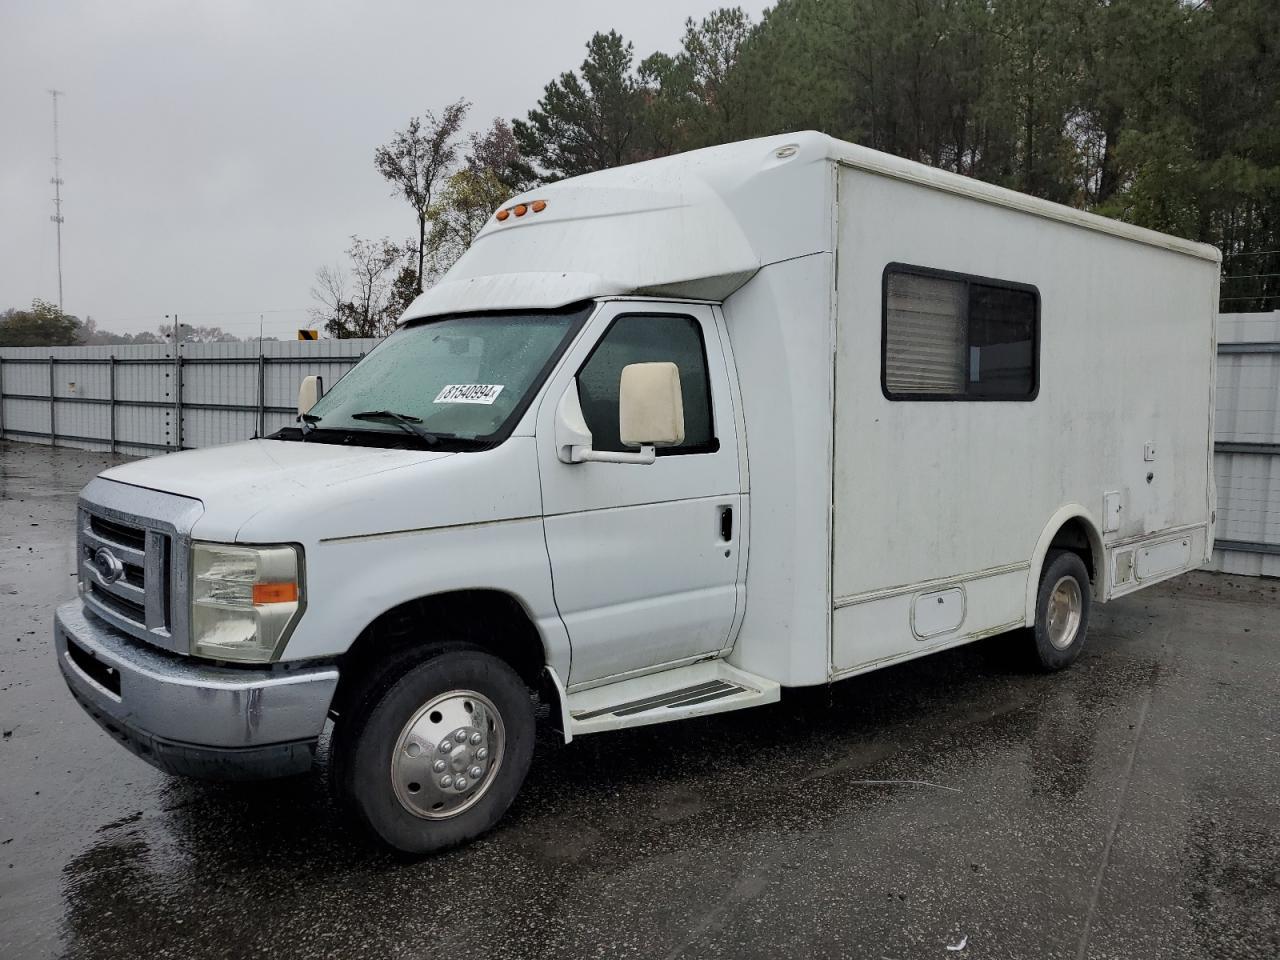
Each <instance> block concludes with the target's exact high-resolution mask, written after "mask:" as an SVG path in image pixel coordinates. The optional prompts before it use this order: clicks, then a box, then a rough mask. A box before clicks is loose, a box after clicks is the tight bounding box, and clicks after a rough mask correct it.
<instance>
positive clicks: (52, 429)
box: [49, 354, 58, 447]
mask: <svg viewBox="0 0 1280 960" xmlns="http://www.w3.org/2000/svg"><path fill="white" fill-rule="evenodd" d="M55 406H56V401H55V400H54V390H53V355H52V354H50V356H49V446H51V447H56V446H57V445H58V426H57V421H56V420H55V416H56V415H55V413H54V408H55Z"/></svg>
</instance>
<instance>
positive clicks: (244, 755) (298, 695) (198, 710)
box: [54, 600, 338, 779]
mask: <svg viewBox="0 0 1280 960" xmlns="http://www.w3.org/2000/svg"><path fill="white" fill-rule="evenodd" d="M70 644H74V645H75V648H78V649H76V650H75V656H73V655H72V648H71V647H70ZM54 645H55V649H56V651H57V658H58V666H59V668H60V669H61V671H62V675H63V678H64V679H65V680H66V682H67V686H69V687H70V688H71V692H72V693H73V694H74V695H75V697H76V699H77V700H78V701H79V702H80V704H81V705H82V706H83V707H84V708H85V709H86V711H87V712H88V713H89V714H90V715H91V716H93V718H94V719H95V720H97V721H98V723H99V724H101V725H102V726H103V727H104V729H106V730H107V731H108V732H109V733H112V734H113V735H114V736H116V737H117V739H120V740H122V741H123V742H124V743H125V745H126V746H128V747H129V748H130V749H131V750H133V751H134V752H135V753H137V754H138V755H139V756H140V757H142V758H143V759H144V760H146V761H148V762H149V763H152V764H154V765H155V766H158V767H160V768H161V769H165V770H168V771H170V772H175V773H184V774H188V775H193V776H203V777H210V778H216V779H235V778H242V777H261V776H281V775H286V774H289V773H296V772H299V771H300V770H301V769H305V768H306V767H307V766H309V765H310V758H311V754H312V752H313V751H314V747H315V743H316V740H317V739H318V738H319V736H320V731H321V729H322V728H323V726H324V722H325V718H326V716H327V715H328V711H329V703H330V701H331V700H332V699H333V693H334V690H335V689H336V688H337V685H338V671H337V668H335V667H333V666H320V667H300V668H296V669H290V668H288V667H280V666H277V667H274V668H266V667H264V668H261V669H258V668H232V667H219V666H215V665H213V664H209V663H203V662H201V661H198V660H190V659H185V658H181V657H177V656H174V655H171V654H165V653H162V652H160V651H158V650H155V649H153V648H150V647H148V646H147V645H146V644H145V643H143V642H142V641H139V640H136V639H134V638H132V637H130V636H128V635H126V634H125V633H124V632H123V631H120V630H118V629H116V628H115V627H112V626H110V625H109V624H107V623H106V622H104V621H102V620H100V619H98V618H97V617H95V616H93V615H88V614H86V612H85V609H84V606H83V604H82V603H81V602H80V601H79V600H74V601H72V602H70V603H67V604H64V605H63V606H61V607H59V608H58V612H57V615H56V617H55V620H54ZM86 655H87V656H88V658H91V659H86ZM77 660H79V661H80V662H79V663H77ZM91 673H92V674H95V675H96V676H94V675H91ZM116 691H118V692H116Z"/></svg>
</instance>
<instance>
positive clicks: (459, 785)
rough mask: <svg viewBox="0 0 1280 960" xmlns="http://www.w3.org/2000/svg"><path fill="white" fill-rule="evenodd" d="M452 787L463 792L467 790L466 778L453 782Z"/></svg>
mask: <svg viewBox="0 0 1280 960" xmlns="http://www.w3.org/2000/svg"><path fill="white" fill-rule="evenodd" d="M453 785H454V786H455V787H457V788H458V789H459V790H465V789H467V778H466V777H459V778H458V779H457V780H455V781H453Z"/></svg>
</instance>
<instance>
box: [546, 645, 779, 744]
mask: <svg viewBox="0 0 1280 960" xmlns="http://www.w3.org/2000/svg"><path fill="white" fill-rule="evenodd" d="M778 696H779V688H778V685H777V684H776V683H774V682H773V681H772V680H766V679H765V678H764V677H757V676H756V675H754V674H751V673H746V672H745V671H743V670H738V669H737V668H735V667H731V666H729V665H728V664H727V663H725V662H724V661H723V660H704V661H702V662H701V663H693V664H690V665H689V666H687V667H677V668H676V669H675V670H665V671H663V672H662V673H653V674H649V675H648V676H644V677H634V678H632V679H630V680H620V681H618V682H617V683H610V684H607V685H605V686H603V687H594V688H592V689H590V690H582V691H579V692H578V693H571V694H569V724H570V727H571V728H572V729H571V731H570V732H571V733H572V735H573V736H575V737H576V736H580V735H581V734H584V733H599V732H600V731H602V730H620V729H622V728H623V727H642V726H645V725H646V724H650V723H665V722H666V721H668V720H683V719H684V718H685V717H700V716H705V715H707V714H712V713H725V712H727V711H729V710H741V709H742V708H743V707H754V706H757V705H759V704H764V703H776V702H777V700H778Z"/></svg>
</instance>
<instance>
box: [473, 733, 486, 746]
mask: <svg viewBox="0 0 1280 960" xmlns="http://www.w3.org/2000/svg"><path fill="white" fill-rule="evenodd" d="M483 739H484V737H483V736H481V735H480V734H479V733H473V734H472V735H471V745H472V746H473V747H478V746H479V745H480V741H481V740H483Z"/></svg>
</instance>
